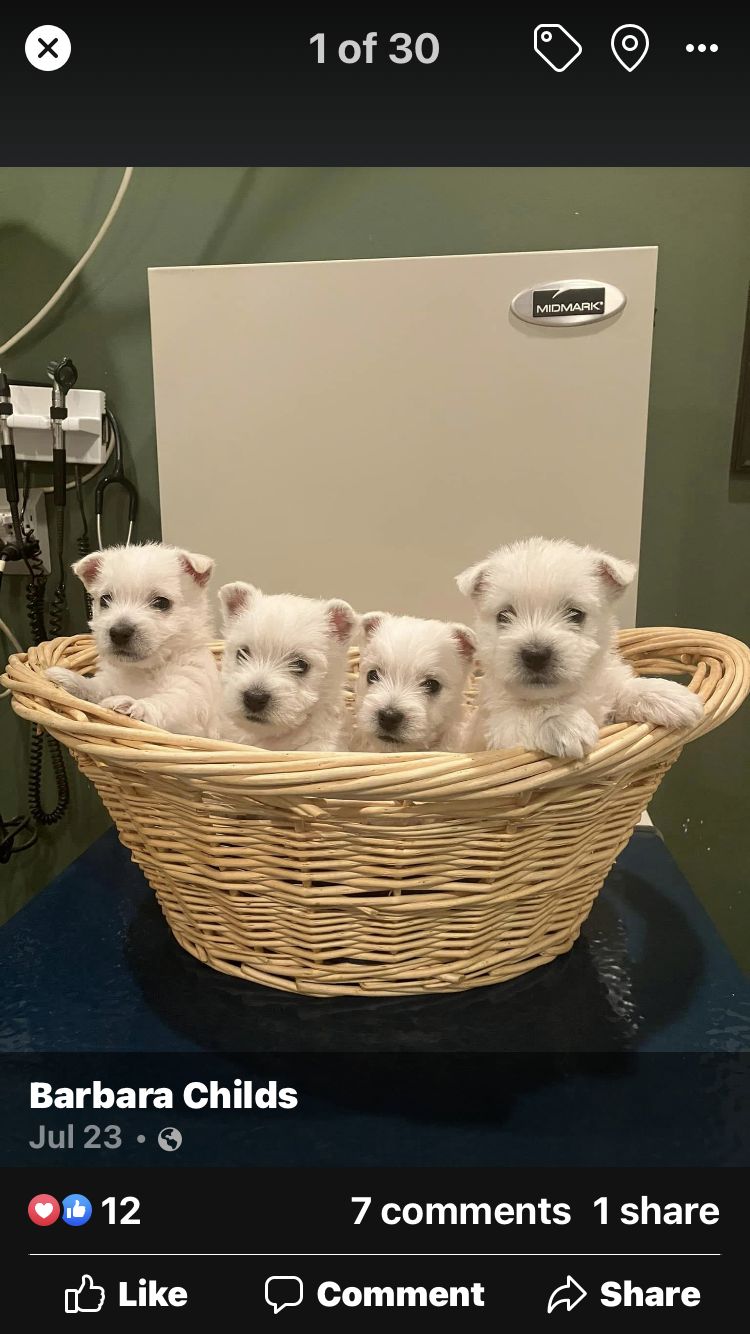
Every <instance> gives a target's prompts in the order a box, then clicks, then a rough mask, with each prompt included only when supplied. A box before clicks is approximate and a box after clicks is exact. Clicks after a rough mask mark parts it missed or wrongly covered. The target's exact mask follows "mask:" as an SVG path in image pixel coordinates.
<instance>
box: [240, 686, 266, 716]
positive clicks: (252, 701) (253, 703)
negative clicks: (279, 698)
mask: <svg viewBox="0 0 750 1334" xmlns="http://www.w3.org/2000/svg"><path fill="white" fill-rule="evenodd" d="M270 698H271V692H270V690H245V691H243V694H242V702H243V704H244V705H245V708H246V709H247V711H248V713H262V712H263V710H264V709H265V707H266V705H267V704H268V701H269V700H270Z"/></svg>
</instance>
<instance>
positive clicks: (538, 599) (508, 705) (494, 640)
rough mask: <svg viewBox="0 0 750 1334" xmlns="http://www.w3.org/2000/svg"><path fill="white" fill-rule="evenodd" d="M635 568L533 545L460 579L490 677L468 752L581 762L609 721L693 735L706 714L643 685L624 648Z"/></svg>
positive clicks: (552, 544) (574, 549)
mask: <svg viewBox="0 0 750 1334" xmlns="http://www.w3.org/2000/svg"><path fill="white" fill-rule="evenodd" d="M634 576H635V566H634V565H631V564H630V563H629V562H628V561H624V560H617V559H615V557H614V556H608V555H606V553H605V552H602V551H595V550H593V549H592V548H591V547H578V546H574V544H573V543H572V542H564V541H546V540H545V539H543V538H539V537H533V538H529V539H528V540H527V541H524V542H516V543H514V544H513V545H512V546H507V547H501V548H500V550H499V551H496V552H494V553H493V554H492V555H491V556H489V557H488V559H487V560H484V561H480V563H479V564H478V565H474V566H472V567H471V568H470V569H468V570H464V572H463V574H460V575H459V576H458V578H457V583H458V586H459V588H460V590H461V592H462V593H465V594H466V595H467V596H468V597H470V598H471V599H472V600H473V602H474V605H475V608H476V614H477V638H478V642H479V658H480V662H481V664H482V670H483V673H484V675H483V677H482V682H481V685H480V692H479V701H478V708H477V712H476V715H475V718H474V720H473V722H472V723H471V724H470V726H469V729H468V733H467V736H466V739H465V748H466V749H467V750H485V749H487V750H494V749H505V748H510V747H513V746H524V747H526V748H527V749H529V750H541V751H545V752H546V753H547V754H549V755H560V756H566V757H568V758H571V759H579V758H580V757H581V756H583V755H585V754H586V753H587V752H588V751H589V750H591V747H592V746H593V745H594V744H595V743H596V741H597V739H598V735H599V728H600V726H602V725H603V724H605V723H607V722H647V723H655V724H657V725H659V726H661V727H688V726H692V725H693V724H695V723H696V722H697V721H698V720H699V719H700V717H701V716H702V713H703V705H702V703H701V701H700V699H698V697H697V696H696V695H694V694H692V693H691V692H690V691H689V690H688V689H687V688H686V687H685V686H682V685H679V684H678V683H677V682H676V681H669V680H660V679H650V678H644V677H638V676H636V675H635V673H634V672H633V669H632V668H631V667H630V666H629V665H628V664H627V663H626V662H625V661H624V660H623V659H622V658H621V657H620V656H619V654H618V653H617V650H616V643H615V632H616V623H615V619H614V614H613V604H614V602H615V601H616V600H617V598H618V597H619V596H620V594H621V593H622V592H623V590H624V589H625V588H627V586H628V584H630V583H631V582H632V580H633V578H634Z"/></svg>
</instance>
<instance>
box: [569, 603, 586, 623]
mask: <svg viewBox="0 0 750 1334" xmlns="http://www.w3.org/2000/svg"><path fill="white" fill-rule="evenodd" d="M565 619H566V621H570V622H571V624H572V625H583V622H584V621H585V620H586V613H585V611H581V609H580V607H568V610H567V611H566V613H565Z"/></svg>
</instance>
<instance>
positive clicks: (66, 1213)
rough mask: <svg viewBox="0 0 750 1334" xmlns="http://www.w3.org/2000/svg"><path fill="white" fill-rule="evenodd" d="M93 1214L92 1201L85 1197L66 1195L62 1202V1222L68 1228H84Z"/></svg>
mask: <svg viewBox="0 0 750 1334" xmlns="http://www.w3.org/2000/svg"><path fill="white" fill-rule="evenodd" d="M92 1212H93V1209H92V1205H91V1200H88V1199H87V1198H86V1196H85V1195H66V1196H65V1199H64V1200H63V1202H62V1220H63V1223H67V1225H68V1227H83V1225H84V1223H88V1221H89V1219H90V1217H91V1214H92Z"/></svg>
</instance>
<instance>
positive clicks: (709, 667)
mask: <svg viewBox="0 0 750 1334" xmlns="http://www.w3.org/2000/svg"><path fill="white" fill-rule="evenodd" d="M620 646H621V649H622V651H623V653H624V655H625V656H626V657H627V658H628V659H629V660H630V661H631V662H632V663H633V665H634V667H635V668H636V669H637V670H639V671H642V672H644V673H651V674H658V675H666V674H677V675H689V676H691V677H692V689H693V690H695V691H697V692H698V693H699V694H700V696H701V698H702V699H703V701H704V704H705V716H704V718H703V720H702V721H701V723H700V724H699V725H698V726H696V727H695V728H692V729H691V730H689V731H688V732H679V733H677V732H669V731H666V730H664V729H663V728H655V727H651V726H648V725H645V724H641V725H634V724H630V725H627V724H618V725H615V726H611V727H606V728H604V729H603V730H602V733H601V737H600V740H599V742H598V744H597V746H596V747H595V749H594V750H593V752H592V753H591V754H590V755H589V756H588V757H587V758H586V759H585V760H582V761H576V762H570V761H564V760H549V759H545V758H542V757H541V756H539V755H537V754H531V753H528V752H523V751H520V750H514V751H504V752H500V751H494V752H488V753H485V754H473V755H461V754H442V753H435V752H432V753H430V752H428V753H423V754H411V755H379V754H376V755H372V754H367V755H364V754H344V753H337V754H322V755H314V754H308V753H305V752H287V753H285V752H269V751H263V750H256V749H253V748H252V747H248V746H241V745H233V744H230V743H226V742H218V741H209V740H205V739H198V738H188V737H177V736H174V735H171V734H170V733H167V732H163V731H160V730H159V729H157V728H152V727H149V726H147V725H146V724H144V723H140V722H135V721H133V720H131V719H129V718H124V717H120V716H118V715H115V714H113V713H111V712H109V711H108V710H106V709H102V708H100V707H98V706H96V705H92V704H85V703H83V702H81V701H78V700H74V699H73V698H72V697H71V696H70V695H69V694H67V692H65V691H64V690H62V689H61V688H60V687H58V686H56V685H54V684H53V683H52V682H50V681H48V680H47V679H46V677H45V675H44V669H45V668H46V667H47V666H49V665H51V664H53V663H54V664H59V665H64V666H66V667H70V668H73V669H75V670H83V671H86V670H89V669H91V668H93V667H94V666H95V664H96V653H95V650H94V646H93V642H92V641H91V639H90V638H88V637H84V636H78V637H75V638H70V639H57V640H55V641H54V642H53V643H48V644H42V645H41V646H40V647H39V648H33V649H30V650H29V652H28V653H27V654H19V655H16V656H14V657H12V658H11V659H10V662H9V664H8V667H7V671H6V675H5V676H4V677H3V683H4V684H5V685H7V686H9V687H10V689H11V690H12V692H13V706H14V708H15V710H16V712H17V713H19V714H20V715H21V717H23V718H27V719H29V720H30V721H31V722H32V723H36V724H38V725H39V726H41V727H44V728H46V729H47V730H48V731H49V732H51V733H52V734H53V736H56V737H57V738H58V739H59V740H60V741H62V742H64V743H65V745H66V746H68V747H69V749H70V751H71V753H72V754H73V755H74V756H75V759H76V761H77V762H78V764H79V766H80V768H81V769H82V770H83V772H84V773H85V774H87V775H88V777H89V778H90V779H91V780H92V782H93V783H94V784H95V785H96V788H97V789H98V791H99V793H100V795H101V798H102V800H103V802H104V804H105V806H106V807H107V810H108V811H109V813H110V815H111V816H112V819H113V820H114V822H115V824H116V825H117V828H118V831H119V834H120V838H121V839H122V841H123V843H124V844H125V845H126V847H128V848H130V850H131V852H132V854H133V857H134V859H135V860H136V862H138V864H139V865H140V866H141V867H142V868H143V871H144V873H145V875H146V876H147V878H148V880H149V881H150V883H151V885H152V886H153V888H154V890H155V891H156V894H157V897H158V899H159V902H160V903H161V906H162V909H163V911H164V914H165V916H166V918H167V921H168V923H169V925H170V927H171V928H172V931H173V932H174V934H175V936H176V937H177V940H178V941H179V942H180V944H181V945H182V946H184V948H185V949H186V950H188V951H189V952H190V953H191V954H193V955H195V956H196V958H198V959H201V960H202V961H203V962H204V963H207V964H209V965H210V966H211V967H212V968H217V969H219V971H221V972H224V973H231V974H233V975H234V976H237V977H242V978H246V979H248V980H249V981H253V982H259V983H263V984H264V985H266V986H271V987H278V988H281V989H283V990H285V991H296V992H300V993H305V994H309V995H314V996H340V995H381V996H395V995H410V994H416V993H423V992H431V991H462V990H465V989H467V988H470V987H480V986H486V985H488V984H489V983H493V982H500V981H503V980H505V979H506V978H511V977H515V976H517V975H518V974H519V973H525V972H527V971H528V970H529V969H532V968H536V967H538V966H539V965H540V964H543V963H546V962H548V960H550V959H552V958H554V957H555V955H557V954H561V953H563V952H564V951H566V950H569V949H570V948H571V946H572V945H573V943H574V941H575V940H576V938H577V936H578V934H579V931H580V929H581V925H582V923H583V922H584V921H585V919H586V917H587V916H588V914H589V912H590V910H591V906H592V903H593V901H594V898H595V896H596V894H597V891H598V890H599V888H600V886H601V884H602V882H603V880H604V878H605V876H606V874H607V872H608V870H609V868H610V867H611V865H612V863H613V861H614V860H615V858H616V856H617V854H618V853H619V852H620V850H621V848H622V847H623V846H624V845H625V843H626V842H627V841H628V839H629V837H630V835H631V833H632V830H633V828H634V826H635V825H636V823H637V821H638V818H639V816H640V814H641V812H642V810H643V809H644V807H645V806H646V804H647V803H648V801H649V799H650V797H651V795H652V793H653V792H654V791H655V789H656V788H657V787H658V785H659V783H660V781H661V779H662V776H663V775H664V774H665V773H666V771H667V769H668V768H669V767H670V765H671V764H673V763H674V761H675V760H676V758H677V756H678V755H679V753H680V750H681V748H682V746H683V745H684V743H685V742H686V741H687V740H692V739H693V738H694V737H696V736H699V735H701V734H702V733H704V732H708V731H710V730H711V729H712V728H714V727H717V726H718V725H719V724H720V723H722V722H724V721H725V719H727V718H729V717H730V715H731V714H732V713H734V711H735V709H737V708H738V707H739V705H740V704H741V702H742V700H743V699H744V698H745V696H746V695H747V693H748V690H749V689H750V652H749V651H748V649H747V648H746V647H745V646H744V645H743V644H741V643H738V641H737V640H734V639H729V638H727V637H726V636H724V635H718V634H710V633H707V632H705V631H700V630H672V629H655V630H628V631H625V632H623V633H622V634H621V636H620ZM216 651H217V654H218V653H220V651H221V647H220V646H217V648H216ZM355 672H356V655H353V656H352V674H354V673H355Z"/></svg>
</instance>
